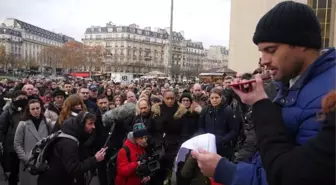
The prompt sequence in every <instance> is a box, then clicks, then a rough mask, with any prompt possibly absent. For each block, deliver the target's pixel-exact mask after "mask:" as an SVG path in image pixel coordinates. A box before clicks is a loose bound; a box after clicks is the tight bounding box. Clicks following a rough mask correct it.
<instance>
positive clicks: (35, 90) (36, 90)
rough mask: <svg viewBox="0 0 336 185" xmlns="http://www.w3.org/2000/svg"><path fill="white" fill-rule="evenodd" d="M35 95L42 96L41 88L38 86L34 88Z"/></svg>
mask: <svg viewBox="0 0 336 185" xmlns="http://www.w3.org/2000/svg"><path fill="white" fill-rule="evenodd" d="M33 95H34V96H40V90H39V89H38V88H36V87H34V89H33Z"/></svg>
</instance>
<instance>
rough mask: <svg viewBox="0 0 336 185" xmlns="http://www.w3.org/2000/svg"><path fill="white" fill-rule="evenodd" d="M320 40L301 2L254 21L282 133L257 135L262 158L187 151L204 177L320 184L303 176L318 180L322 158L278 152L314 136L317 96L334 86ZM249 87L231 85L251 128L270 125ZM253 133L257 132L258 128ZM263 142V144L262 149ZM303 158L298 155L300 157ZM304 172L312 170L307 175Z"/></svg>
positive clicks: (329, 57)
mask: <svg viewBox="0 0 336 185" xmlns="http://www.w3.org/2000/svg"><path fill="white" fill-rule="evenodd" d="M321 40H322V39H321V29H320V23H319V21H318V19H317V17H316V15H315V13H314V11H313V10H312V9H311V8H310V7H309V6H307V5H305V4H301V3H297V2H293V1H284V2H281V3H279V4H277V5H276V6H275V7H274V8H272V9H271V10H269V11H268V12H267V13H266V14H265V15H264V16H263V17H262V18H261V19H260V21H259V22H258V24H257V27H256V30H255V33H254V36H253V42H254V43H255V44H256V45H257V46H258V49H259V50H260V51H261V53H262V58H261V64H262V65H263V66H265V67H266V69H267V70H269V72H270V74H271V76H272V78H273V80H275V81H277V83H278V84H277V86H278V87H279V91H278V94H277V96H276V97H275V99H274V102H275V103H276V104H277V105H279V106H280V107H281V109H278V111H279V112H278V113H279V114H281V113H282V118H283V123H284V125H281V126H282V128H285V130H286V132H287V133H284V132H281V131H278V132H276V131H275V130H268V132H267V133H268V135H267V138H266V139H263V140H262V139H258V138H257V141H258V146H259V147H258V148H259V149H260V153H261V155H262V157H261V158H262V162H261V158H260V155H259V153H256V155H254V157H253V158H252V159H251V161H248V162H247V163H243V162H239V163H238V164H233V163H231V162H230V161H228V160H227V159H225V158H221V156H218V155H217V154H214V153H209V152H201V153H199V152H195V151H193V152H192V155H194V157H195V158H196V159H197V161H198V164H199V166H200V168H201V170H202V172H203V173H204V174H205V175H208V176H213V177H214V180H215V181H216V182H218V183H222V184H227V185H228V184H240V185H268V184H270V185H272V184H277V185H282V184H284V185H287V184H326V183H323V182H322V181H323V180H321V178H319V179H320V180H321V181H320V182H316V180H315V181H314V180H312V181H309V180H303V179H307V177H311V176H313V177H312V179H313V178H315V177H322V179H323V177H324V175H323V173H325V172H323V171H319V169H318V168H316V166H319V167H320V164H321V163H322V164H324V163H325V162H326V161H323V159H324V157H322V158H319V159H317V160H318V162H317V163H311V161H312V159H313V158H315V155H312V156H314V157H310V159H309V157H307V156H306V158H305V160H304V161H302V160H300V161H302V162H300V163H297V160H298V159H296V160H295V159H293V158H289V157H288V155H287V157H286V155H283V154H286V153H288V152H290V151H293V150H296V149H295V147H296V146H299V145H303V144H306V143H307V141H309V140H310V139H312V138H314V137H315V136H316V135H317V133H318V132H319V130H320V128H321V126H322V125H323V123H322V122H321V121H319V120H318V119H317V117H316V115H317V113H319V112H320V111H321V109H322V108H321V102H322V99H321V98H322V97H323V96H324V95H326V94H327V93H328V92H329V91H331V90H334V89H335V88H336V87H335V84H336V78H335V75H336V72H335V71H336V62H335V59H336V52H335V48H329V49H328V51H326V52H324V53H323V54H321V53H320V49H321V45H322V44H321ZM250 90H251V92H248V93H244V92H241V91H240V90H238V89H235V92H236V93H237V94H238V95H239V96H240V98H241V99H242V101H243V102H244V103H246V104H250V105H253V106H252V107H253V108H252V118H253V120H254V122H255V125H256V128H257V127H258V121H259V123H260V122H261V121H260V120H263V121H264V122H266V123H267V124H274V123H273V122H274V121H273V122H269V121H266V120H267V119H266V118H265V116H270V115H269V114H271V116H272V115H274V112H268V111H271V110H267V109H266V110H265V108H264V107H263V106H262V105H260V104H262V103H260V102H262V101H269V100H267V95H266V93H265V92H259V93H257V90H255V89H250ZM260 97H262V98H260ZM257 98H259V99H257ZM256 102H257V103H256ZM257 107H258V108H257ZM262 118H263V119H262ZM268 128H269V127H268ZM272 129H277V128H274V127H272ZM260 130H262V129H260ZM279 133H280V135H279ZM256 134H257V136H258V129H256ZM281 134H282V135H281ZM288 136H289V137H288ZM266 142H268V143H267V144H268V145H267V147H264V148H262V147H263V146H266V145H265V143H266ZM305 146H306V145H305ZM319 147H320V146H316V147H315V148H319ZM266 155H267V158H266V157H265V156H266ZM304 156H305V155H303V154H302V155H301V158H302V157H304ZM322 161H323V162H322ZM329 162H330V163H329V164H334V163H335V162H334V161H329ZM327 163H328V161H327ZM295 164H297V165H295ZM210 166H211V167H210ZM264 167H265V168H264ZM303 168H304V169H303ZM309 170H311V171H314V173H309V172H311V171H309ZM308 171H309V172H308ZM266 173H267V174H266ZM309 174H312V175H309ZM266 175H267V178H266ZM315 179H317V178H315Z"/></svg>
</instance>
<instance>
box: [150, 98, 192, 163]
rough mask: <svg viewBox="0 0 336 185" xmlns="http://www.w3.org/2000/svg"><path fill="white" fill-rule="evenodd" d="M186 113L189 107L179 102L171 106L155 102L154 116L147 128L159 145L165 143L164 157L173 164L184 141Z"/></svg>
mask: <svg viewBox="0 0 336 185" xmlns="http://www.w3.org/2000/svg"><path fill="white" fill-rule="evenodd" d="M186 113H187V109H186V108H184V107H183V106H182V105H180V104H177V103H176V104H175V105H174V106H173V107H170V108H168V107H167V106H166V105H165V104H154V105H153V107H152V116H153V118H152V121H151V124H150V125H148V128H147V129H148V131H149V133H150V134H152V136H153V137H154V140H155V143H157V145H159V144H163V145H164V147H165V157H164V158H165V160H166V161H167V163H171V165H173V162H174V158H175V157H176V154H177V152H178V149H179V147H180V144H181V141H182V137H181V133H182V132H181V131H182V125H186V124H188V122H186V121H185V114H186Z"/></svg>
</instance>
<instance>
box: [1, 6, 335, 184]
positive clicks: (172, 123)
mask: <svg viewBox="0 0 336 185" xmlns="http://www.w3.org/2000/svg"><path fill="white" fill-rule="evenodd" d="M253 42H254V43H255V44H256V45H257V46H258V48H259V50H260V51H261V53H262V57H261V60H260V63H259V65H260V68H259V69H258V70H256V71H255V72H254V73H244V74H239V73H238V74H236V76H224V77H223V82H222V83H200V84H199V83H195V84H186V83H170V82H168V81H167V82H164V83H161V82H158V81H155V80H151V81H148V82H146V83H144V82H132V83H128V84H126V83H118V82H113V81H108V80H101V81H94V80H83V79H67V80H66V81H63V80H50V79H27V78H25V79H20V80H16V81H11V80H7V81H6V82H3V83H2V85H1V97H0V106H1V108H2V109H1V115H0V154H1V155H0V159H1V165H2V167H3V169H4V173H5V176H6V178H7V182H8V185H17V184H18V183H20V184H21V185H60V184H62V185H87V184H89V183H90V180H91V179H92V177H93V176H98V179H99V184H100V185H113V184H115V185H141V184H151V185H163V184H164V185H172V184H177V185H206V184H217V183H219V184H225V185H231V184H232V185H234V184H241V185H267V184H270V185H292V184H293V185H294V184H303V183H304V184H306V185H307V184H314V185H315V184H323V185H329V184H335V108H336V91H335V90H336V70H335V69H336V52H335V48H328V49H326V50H323V52H321V29H320V24H319V22H318V20H317V17H316V16H315V14H314V12H313V10H312V9H311V8H310V7H308V6H307V5H304V4H301V3H296V2H292V1H286V2H282V3H279V4H278V5H277V6H275V7H274V8H273V9H271V10H270V11H269V12H268V13H266V14H265V15H264V16H263V17H262V18H261V19H260V21H259V23H258V25H257V27H256V31H255V34H254V37H253ZM265 75H268V76H271V77H272V79H269V80H265V79H264V80H263V78H262V76H265ZM253 79H255V80H253ZM240 82H246V83H242V85H234V84H238V83H240ZM272 100H273V102H272ZM56 133H60V135H58V139H57V140H56V141H55V142H54V143H53V144H52V145H51V146H50V150H48V151H47V152H46V158H45V159H44V160H46V161H47V163H48V169H47V170H45V171H43V172H39V173H37V174H35V175H33V174H32V173H31V172H30V171H28V170H26V166H27V164H28V163H29V162H30V158H31V153H32V152H31V151H32V150H33V149H34V147H36V144H37V143H39V142H40V141H41V140H43V138H47V137H50V135H54V134H56ZM204 133H211V134H213V135H215V138H216V148H217V152H216V153H211V152H209V151H205V150H202V149H200V150H193V151H189V152H188V154H187V156H186V160H185V161H182V162H180V163H179V164H177V171H176V172H175V171H173V166H174V163H175V158H176V156H177V152H178V150H179V148H180V146H181V144H182V143H183V142H185V141H187V140H189V139H190V138H192V137H194V136H196V135H200V134H204Z"/></svg>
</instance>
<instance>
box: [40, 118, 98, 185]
mask: <svg viewBox="0 0 336 185" xmlns="http://www.w3.org/2000/svg"><path fill="white" fill-rule="evenodd" d="M81 119H82V118H80V117H79V116H78V117H76V118H70V119H68V120H66V121H65V122H64V123H63V124H62V126H61V130H62V132H64V133H66V134H69V135H72V136H74V137H75V138H77V139H78V140H79V145H77V143H76V141H74V140H72V139H69V138H59V140H58V141H57V142H56V143H55V145H54V147H53V150H52V152H51V154H50V155H49V156H48V157H47V160H48V163H49V165H50V169H49V170H48V171H47V172H45V173H43V174H41V175H39V177H38V185H60V184H62V185H72V183H73V181H74V180H75V179H78V181H79V182H83V181H82V179H83V178H84V177H83V176H84V173H85V172H87V171H88V170H90V169H92V168H94V167H95V166H96V164H97V160H96V158H95V157H89V158H86V159H82V158H83V156H82V155H81V152H82V149H83V145H82V144H83V143H84V142H85V141H86V140H87V139H88V138H89V134H86V133H85V132H84V125H85V124H84V122H83V123H80V120H81ZM80 185H82V184H80Z"/></svg>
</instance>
